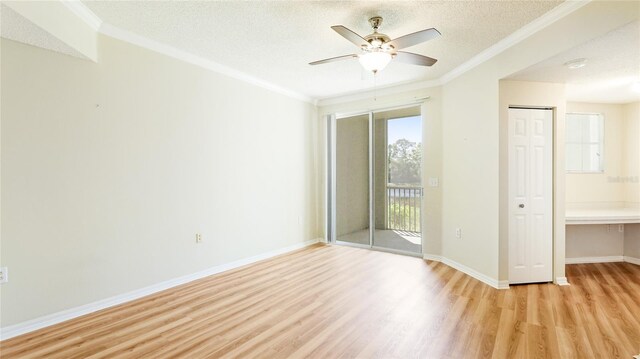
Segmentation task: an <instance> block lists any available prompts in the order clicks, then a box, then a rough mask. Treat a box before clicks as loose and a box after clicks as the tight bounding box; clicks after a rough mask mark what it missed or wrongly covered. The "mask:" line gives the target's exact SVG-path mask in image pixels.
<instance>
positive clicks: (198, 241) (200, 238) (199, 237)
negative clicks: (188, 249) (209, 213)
mask: <svg viewBox="0 0 640 359" xmlns="http://www.w3.org/2000/svg"><path fill="white" fill-rule="evenodd" d="M196 243H202V234H200V233H196Z"/></svg>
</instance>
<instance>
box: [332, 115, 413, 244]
mask: <svg viewBox="0 0 640 359" xmlns="http://www.w3.org/2000/svg"><path fill="white" fill-rule="evenodd" d="M332 125H333V126H334V127H333V128H334V129H335V130H332V131H330V137H331V141H330V147H331V151H330V155H331V156H330V158H332V159H333V161H331V163H332V165H331V166H330V167H331V170H330V173H332V175H331V176H330V183H331V186H330V193H331V194H332V197H331V198H333V201H329V203H330V207H331V210H330V214H331V217H330V218H331V219H332V221H330V222H332V223H334V224H335V225H331V226H330V233H331V234H332V235H331V238H332V239H333V240H334V241H335V242H336V243H338V244H349V245H356V246H363V247H367V248H374V249H382V250H389V251H394V252H401V253H407V254H420V253H422V235H421V232H422V226H421V224H422V216H421V213H422V211H421V210H422V193H423V191H422V187H421V183H422V179H421V165H422V119H421V116H420V107H419V106H415V107H408V108H401V109H395V110H389V111H378V112H371V113H365V114H362V115H357V116H350V117H342V118H338V119H335V120H333V121H332Z"/></svg>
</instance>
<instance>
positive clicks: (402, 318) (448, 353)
mask: <svg viewBox="0 0 640 359" xmlns="http://www.w3.org/2000/svg"><path fill="white" fill-rule="evenodd" d="M567 274H568V277H569V281H570V282H571V284H572V285H571V286H569V287H559V286H556V285H552V284H540V285H526V286H514V287H512V288H511V289H510V290H496V289H493V288H491V287H489V286H487V285H485V284H483V283H481V282H479V281H477V280H475V279H473V278H471V277H469V276H467V275H464V274H462V273H461V272H458V271H456V270H453V269H451V268H449V267H447V266H446V265H444V264H440V263H436V262H427V261H424V260H421V259H418V258H412V257H406V256H399V255H394V254H388V253H381V252H374V251H368V250H363V249H356V248H349V247H338V246H325V245H316V246H313V247H309V248H306V249H304V250H301V251H298V252H294V253H290V254H287V255H284V256H280V257H277V258H274V259H270V260H267V261H264V262H260V263H257V264H254V265H250V266H247V267H244V268H240V269H237V270H234V271H230V272H226V273H223V274H220V275H216V276H212V277H207V278H204V279H202V280H198V281H195V282H192V283H189V284H186V285H183V286H180V287H177V288H173V289H170V290H167V291H164V292H161V293H158V294H156V295H152V296H149V297H146V298H143V299H140V300H137V301H134V302H130V303H127V304H123V305H120V306H118V307H114V308H110V309H106V310H103V311H101V312H97V313H94V314H90V315H87V316H84V317H81V318H78V319H74V320H71V321H69V322H66V323H61V324H59V325H56V326H53V327H49V328H45V329H43V330H40V331H37V332H33V333H30V334H27V335H23V336H20V337H16V338H13V339H10V340H8V341H5V342H2V343H1V344H0V345H1V347H0V350H1V352H0V353H1V356H2V358H7V359H8V358H17V357H47V358H87V357H89V358H117V357H131V358H204V357H210V358H217V357H237V358H251V357H263V358H286V357H292V358H299V357H313V358H343V357H361V358H545V357H558V358H560V357H562V358H626V359H630V358H631V357H632V355H635V354H638V353H640V266H636V265H633V264H629V263H615V264H613V263H611V264H589V265H586V264H584V265H571V266H567Z"/></svg>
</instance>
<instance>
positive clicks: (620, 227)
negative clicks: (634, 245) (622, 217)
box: [618, 224, 624, 233]
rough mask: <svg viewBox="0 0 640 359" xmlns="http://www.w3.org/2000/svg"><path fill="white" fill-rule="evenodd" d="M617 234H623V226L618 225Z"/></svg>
mask: <svg viewBox="0 0 640 359" xmlns="http://www.w3.org/2000/svg"><path fill="white" fill-rule="evenodd" d="M618 232H620V233H624V224H619V225H618Z"/></svg>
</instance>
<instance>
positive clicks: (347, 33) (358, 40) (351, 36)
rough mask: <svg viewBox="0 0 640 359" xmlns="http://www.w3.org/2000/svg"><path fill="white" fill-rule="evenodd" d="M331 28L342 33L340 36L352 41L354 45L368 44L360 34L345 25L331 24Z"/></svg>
mask: <svg viewBox="0 0 640 359" xmlns="http://www.w3.org/2000/svg"><path fill="white" fill-rule="evenodd" d="M331 28H332V29H333V30H334V31H335V32H337V33H338V34H340V35H342V37H344V38H345V39H347V40H349V41H351V42H352V43H354V44H355V45H356V46H358V47H361V46H363V45H364V46H369V43H368V42H367V40H365V39H364V38H363V37H362V36H360V35H358V34H356V33H355V32H353V31H351V30H349V29H347V28H346V27H344V26H342V25H335V26H331Z"/></svg>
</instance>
